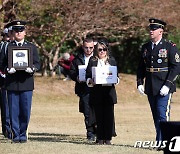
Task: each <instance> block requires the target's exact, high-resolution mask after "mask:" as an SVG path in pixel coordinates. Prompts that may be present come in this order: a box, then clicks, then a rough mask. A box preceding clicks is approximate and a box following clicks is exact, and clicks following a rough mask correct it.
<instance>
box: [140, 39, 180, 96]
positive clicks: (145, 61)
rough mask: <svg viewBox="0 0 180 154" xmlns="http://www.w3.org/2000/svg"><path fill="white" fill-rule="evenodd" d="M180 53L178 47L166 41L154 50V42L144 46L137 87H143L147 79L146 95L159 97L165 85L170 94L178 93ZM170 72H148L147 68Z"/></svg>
mask: <svg viewBox="0 0 180 154" xmlns="http://www.w3.org/2000/svg"><path fill="white" fill-rule="evenodd" d="M179 57H180V53H179V51H178V49H177V48H176V46H175V45H174V44H172V43H170V42H168V41H166V40H164V39H162V40H161V41H160V42H159V44H158V45H157V46H156V47H155V48H154V49H153V50H152V42H151V41H149V42H148V43H146V44H144V45H143V46H142V51H141V59H140V63H139V66H138V69H137V86H138V85H143V83H144V78H145V93H146V94H153V95H158V94H159V92H160V89H161V87H162V86H163V85H166V86H168V87H169V88H170V93H173V92H175V91H176V84H175V80H176V77H177V75H178V71H179V70H178V69H179V65H180V58H179ZM166 67H168V71H161V72H148V71H147V70H146V69H147V68H166Z"/></svg>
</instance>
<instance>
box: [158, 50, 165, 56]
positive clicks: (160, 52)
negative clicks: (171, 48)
mask: <svg viewBox="0 0 180 154" xmlns="http://www.w3.org/2000/svg"><path fill="white" fill-rule="evenodd" d="M158 56H159V57H165V58H166V57H167V50H166V49H160V50H159V54H158Z"/></svg>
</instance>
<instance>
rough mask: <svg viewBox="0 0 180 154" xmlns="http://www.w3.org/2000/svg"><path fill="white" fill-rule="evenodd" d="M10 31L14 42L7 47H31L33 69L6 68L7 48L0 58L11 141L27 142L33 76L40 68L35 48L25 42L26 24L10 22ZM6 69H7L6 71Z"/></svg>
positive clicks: (23, 22)
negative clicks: (4, 76)
mask: <svg viewBox="0 0 180 154" xmlns="http://www.w3.org/2000/svg"><path fill="white" fill-rule="evenodd" d="M11 24H12V30H13V35H14V38H15V40H14V41H12V42H10V43H9V44H8V48H9V47H13V46H14V47H15V46H25V47H31V51H30V52H32V55H33V58H32V59H33V67H32V68H30V67H27V68H26V69H25V70H16V69H15V68H14V67H12V68H7V66H8V53H9V51H8V48H7V51H2V53H1V56H0V69H1V70H3V69H4V72H7V73H6V79H5V88H6V90H7V96H8V104H9V111H10V120H11V129H12V141H13V142H15V143H17V142H18V143H19V142H20V143H24V142H27V139H28V138H27V128H28V124H29V120H30V113H31V104H32V94H33V89H34V77H33V74H34V72H35V71H36V70H38V69H39V68H40V63H39V56H38V52H37V47H36V46H35V45H34V44H32V43H30V42H27V41H26V40H25V35H26V30H25V29H26V27H25V25H26V22H25V21H19V20H17V21H12V22H11ZM6 68H7V69H6Z"/></svg>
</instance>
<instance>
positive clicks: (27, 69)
mask: <svg viewBox="0 0 180 154" xmlns="http://www.w3.org/2000/svg"><path fill="white" fill-rule="evenodd" d="M25 72H27V73H33V70H32V68H30V67H27V68H26V69H25Z"/></svg>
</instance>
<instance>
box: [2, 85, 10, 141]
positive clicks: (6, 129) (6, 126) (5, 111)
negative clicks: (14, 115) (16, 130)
mask: <svg viewBox="0 0 180 154" xmlns="http://www.w3.org/2000/svg"><path fill="white" fill-rule="evenodd" d="M1 97H2V98H1V101H2V118H3V119H2V127H3V134H4V136H5V137H8V138H11V125H10V117H9V105H8V101H7V91H6V90H5V89H3V88H2V89H1Z"/></svg>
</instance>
